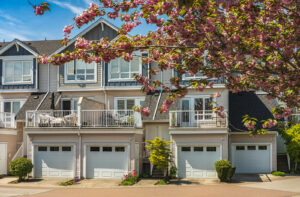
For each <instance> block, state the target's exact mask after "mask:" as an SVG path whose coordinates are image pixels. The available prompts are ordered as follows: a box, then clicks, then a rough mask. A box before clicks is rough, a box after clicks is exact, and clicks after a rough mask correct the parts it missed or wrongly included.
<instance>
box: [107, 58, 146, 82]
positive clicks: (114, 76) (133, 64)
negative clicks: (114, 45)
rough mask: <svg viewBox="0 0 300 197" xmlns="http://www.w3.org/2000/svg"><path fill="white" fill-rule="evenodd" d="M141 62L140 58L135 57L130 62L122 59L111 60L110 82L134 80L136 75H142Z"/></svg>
mask: <svg viewBox="0 0 300 197" xmlns="http://www.w3.org/2000/svg"><path fill="white" fill-rule="evenodd" d="M141 67H142V66H141V60H140V58H139V57H133V59H132V60H131V61H130V62H127V61H125V60H124V59H122V58H118V59H114V60H111V61H110V63H109V68H110V72H109V73H110V76H109V79H110V80H124V79H125V80H128V79H129V80H133V77H134V74H140V73H141Z"/></svg>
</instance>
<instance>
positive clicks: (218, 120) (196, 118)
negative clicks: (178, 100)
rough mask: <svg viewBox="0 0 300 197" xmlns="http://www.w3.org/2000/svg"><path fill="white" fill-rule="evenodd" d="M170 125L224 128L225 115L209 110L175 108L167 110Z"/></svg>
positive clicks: (225, 124)
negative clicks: (218, 114) (174, 109)
mask: <svg viewBox="0 0 300 197" xmlns="http://www.w3.org/2000/svg"><path fill="white" fill-rule="evenodd" d="M169 113H170V114H169V121H170V127H171V128H176V127H181V128H226V127H227V116H226V117H224V118H223V117H219V116H217V115H216V114H215V113H213V112H212V111H211V110H176V111H170V112H169Z"/></svg>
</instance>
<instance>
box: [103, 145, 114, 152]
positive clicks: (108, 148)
mask: <svg viewBox="0 0 300 197" xmlns="http://www.w3.org/2000/svg"><path fill="white" fill-rule="evenodd" d="M103 152H112V147H110V146H105V147H103Z"/></svg>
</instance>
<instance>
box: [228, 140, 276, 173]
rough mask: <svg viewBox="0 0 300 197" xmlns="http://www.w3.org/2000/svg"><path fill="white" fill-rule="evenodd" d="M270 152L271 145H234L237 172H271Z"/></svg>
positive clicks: (233, 151)
mask: <svg viewBox="0 0 300 197" xmlns="http://www.w3.org/2000/svg"><path fill="white" fill-rule="evenodd" d="M260 147H263V148H266V149H265V150H262V149H260ZM270 154H271V152H270V145H258V144H237V145H233V146H232V155H233V156H232V157H233V161H232V163H233V165H234V166H236V173H270V172H271V169H270V162H271V159H270V156H271V155H270Z"/></svg>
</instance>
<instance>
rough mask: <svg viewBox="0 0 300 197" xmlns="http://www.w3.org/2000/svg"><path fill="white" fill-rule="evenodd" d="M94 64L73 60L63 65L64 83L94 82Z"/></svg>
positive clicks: (95, 67) (95, 65)
mask: <svg viewBox="0 0 300 197" xmlns="http://www.w3.org/2000/svg"><path fill="white" fill-rule="evenodd" d="M96 69H97V64H96V63H94V62H93V63H86V62H84V61H83V60H75V61H71V62H68V63H66V64H65V82H66V83H74V82H75V83H76V82H77V83H84V82H85V83H86V82H96V80H97V79H96Z"/></svg>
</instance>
